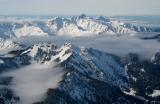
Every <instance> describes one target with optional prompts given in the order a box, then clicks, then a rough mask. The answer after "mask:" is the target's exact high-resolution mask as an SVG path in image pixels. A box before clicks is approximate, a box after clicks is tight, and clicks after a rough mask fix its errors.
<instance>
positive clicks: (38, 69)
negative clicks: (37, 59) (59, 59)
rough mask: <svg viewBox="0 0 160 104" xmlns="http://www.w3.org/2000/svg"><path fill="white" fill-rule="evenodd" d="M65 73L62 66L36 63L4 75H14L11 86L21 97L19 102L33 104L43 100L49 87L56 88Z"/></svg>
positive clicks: (20, 103)
mask: <svg viewBox="0 0 160 104" xmlns="http://www.w3.org/2000/svg"><path fill="white" fill-rule="evenodd" d="M63 74H64V72H63V71H62V68H59V67H58V68H57V67H53V66H48V65H39V64H36V65H30V66H27V67H24V68H21V69H17V70H15V71H11V72H7V73H4V76H12V77H13V81H12V84H11V86H10V87H11V89H12V90H13V91H14V93H15V95H16V96H19V97H20V102H19V104H32V103H34V102H38V101H42V100H43V99H44V98H45V94H46V92H47V89H48V88H56V87H57V86H58V84H59V82H60V81H61V80H62V76H63Z"/></svg>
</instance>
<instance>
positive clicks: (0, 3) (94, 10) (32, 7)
mask: <svg viewBox="0 0 160 104" xmlns="http://www.w3.org/2000/svg"><path fill="white" fill-rule="evenodd" d="M159 6H160V0H0V14H1V15H79V14H81V13H85V14H89V15H160V11H159Z"/></svg>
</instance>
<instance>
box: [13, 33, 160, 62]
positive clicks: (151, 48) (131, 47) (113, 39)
mask: <svg viewBox="0 0 160 104" xmlns="http://www.w3.org/2000/svg"><path fill="white" fill-rule="evenodd" d="M142 35H153V34H150V33H146V34H137V36H126V35H124V36H91V37H60V36H52V37H50V36H48V37H28V39H27V38H20V39H18V40H17V39H16V40H15V41H18V42H20V43H21V44H25V45H32V44H35V43H44V42H53V43H55V44H58V45H59V46H61V45H62V44H64V43H65V42H70V43H71V44H73V45H76V46H79V47H88V48H94V49H98V50H101V51H104V52H107V53H112V54H115V55H118V56H123V55H126V54H128V53H137V54H139V55H140V56H141V57H142V58H145V59H148V58H151V57H152V56H153V55H154V54H155V53H156V52H158V51H160V46H159V45H160V41H158V40H156V39H155V40H142V39H140V38H139V37H140V36H142Z"/></svg>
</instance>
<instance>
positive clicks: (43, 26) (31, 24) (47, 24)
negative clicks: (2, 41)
mask: <svg viewBox="0 0 160 104" xmlns="http://www.w3.org/2000/svg"><path fill="white" fill-rule="evenodd" d="M153 31H154V30H153V29H151V28H148V27H144V26H139V25H133V24H130V23H124V22H122V21H119V20H112V19H109V18H107V17H103V16H100V17H93V16H86V15H84V14H83V15H80V16H72V17H53V19H50V20H45V21H29V20H28V21H26V20H25V21H22V20H19V21H18V20H16V21H1V22H0V36H1V37H2V38H12V37H24V36H46V35H68V36H86V35H93V34H94V35H97V34H105V35H113V34H132V33H137V32H153Z"/></svg>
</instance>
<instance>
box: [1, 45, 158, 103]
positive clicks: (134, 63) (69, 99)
mask: <svg viewBox="0 0 160 104" xmlns="http://www.w3.org/2000/svg"><path fill="white" fill-rule="evenodd" d="M19 46H21V45H19ZM9 54H10V55H13V57H7V55H9ZM7 55H5V56H6V57H3V56H1V57H0V60H1V63H0V72H4V71H5V70H8V69H9V70H17V68H20V67H24V66H26V65H31V64H34V63H39V64H46V65H50V64H54V63H56V64H57V65H58V66H60V67H63V69H64V71H65V72H66V73H65V75H64V76H63V80H62V81H61V82H60V84H59V86H58V88H56V89H49V90H48V92H47V97H46V99H44V101H41V102H39V103H40V104H46V103H47V104H55V103H56V104H86V103H89V104H93V103H94V104H99V103H100V104H103V103H106V102H108V103H110V104H119V102H122V103H126V104H133V103H141V104H143V103H150V102H153V101H156V102H158V98H159V95H157V94H156V96H152V95H155V94H154V91H158V89H159V87H158V86H159V80H157V81H156V82H155V81H154V78H158V76H159V74H158V72H159V70H158V68H159V59H160V58H159V54H158V53H157V54H156V55H155V56H153V58H152V60H151V61H141V60H139V59H138V56H137V55H136V54H129V55H127V56H126V57H123V58H120V57H117V56H115V55H111V54H108V53H106V52H101V51H98V50H95V49H92V48H84V47H76V46H74V45H72V44H69V43H65V44H64V45H62V46H61V47H58V46H57V45H55V44H54V43H42V44H35V45H32V46H27V47H26V46H23V48H21V49H17V50H10V51H9V52H8V53H7ZM153 69H154V71H155V72H153V73H151V72H152V70H153ZM154 73H157V75H154ZM143 78H145V79H146V80H142V79H143ZM148 81H149V82H148ZM11 82H12V78H11V77H2V78H1V77H0V85H3V87H1V88H0V94H1V96H0V101H1V102H2V104H7V103H8V102H10V103H13V104H15V103H16V102H17V101H19V99H21V97H20V96H18V97H17V96H16V95H14V93H13V91H12V90H11V89H9V88H8V87H7V86H8V85H10V83H11ZM141 82H142V84H141ZM139 85H141V86H139ZM142 85H143V86H142ZM5 86H6V87H5ZM148 86H150V88H148ZM144 89H147V90H144ZM26 91H27V90H26ZM152 92H153V93H152ZM8 95H10V96H11V97H8ZM39 103H38V104H39Z"/></svg>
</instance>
